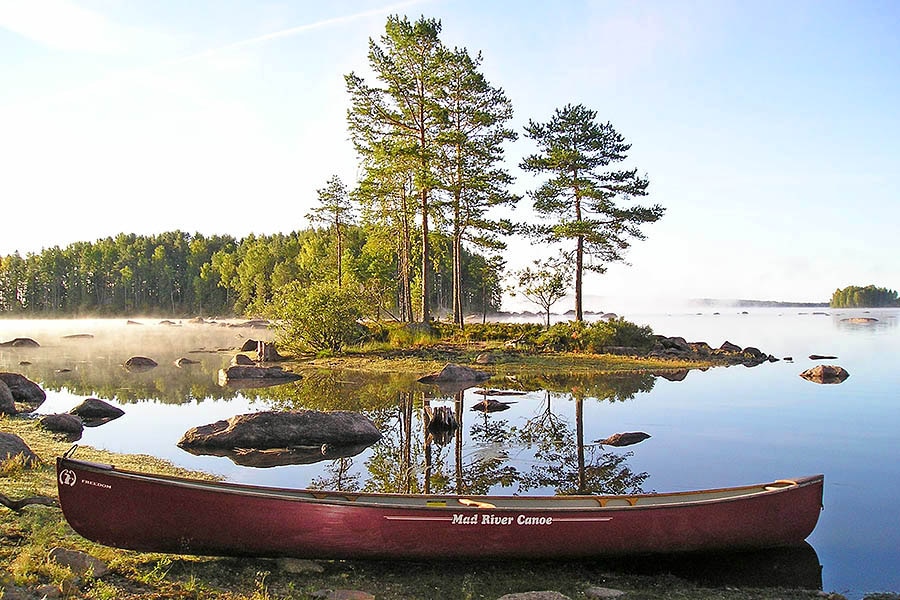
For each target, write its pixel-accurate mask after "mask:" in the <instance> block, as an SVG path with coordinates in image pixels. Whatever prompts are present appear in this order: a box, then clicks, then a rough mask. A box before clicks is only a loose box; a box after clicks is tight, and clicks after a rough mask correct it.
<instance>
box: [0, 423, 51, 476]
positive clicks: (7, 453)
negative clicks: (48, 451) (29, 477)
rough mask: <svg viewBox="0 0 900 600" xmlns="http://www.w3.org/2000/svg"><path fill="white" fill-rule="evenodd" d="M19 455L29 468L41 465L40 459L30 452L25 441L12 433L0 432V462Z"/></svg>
mask: <svg viewBox="0 0 900 600" xmlns="http://www.w3.org/2000/svg"><path fill="white" fill-rule="evenodd" d="M19 455H22V456H23V457H24V460H25V463H26V464H27V465H28V466H29V467H36V466H38V465H40V464H41V459H40V458H38V456H37V454H35V453H34V452H32V451H31V448H29V447H28V444H26V443H25V440H23V439H22V438H20V437H19V436H17V435H16V434H14V433H6V432H5V431H0V462H3V461H5V460H9V459H11V458H15V457H16V456H19Z"/></svg>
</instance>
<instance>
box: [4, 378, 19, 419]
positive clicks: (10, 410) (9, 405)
mask: <svg viewBox="0 0 900 600" xmlns="http://www.w3.org/2000/svg"><path fill="white" fill-rule="evenodd" d="M17 412H18V411H17V410H16V399H15V398H13V395H12V392H11V391H9V386H8V385H6V382H5V381H0V415H14V414H16V413H17Z"/></svg>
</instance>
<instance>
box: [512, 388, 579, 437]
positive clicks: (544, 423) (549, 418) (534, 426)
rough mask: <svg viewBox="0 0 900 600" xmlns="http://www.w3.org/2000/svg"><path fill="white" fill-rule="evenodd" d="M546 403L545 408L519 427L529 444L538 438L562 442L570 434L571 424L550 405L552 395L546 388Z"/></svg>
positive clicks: (520, 434) (521, 434) (520, 432)
mask: <svg viewBox="0 0 900 600" xmlns="http://www.w3.org/2000/svg"><path fill="white" fill-rule="evenodd" d="M544 394H545V399H546V403H545V404H544V408H543V409H542V410H541V412H539V413H538V414H537V416H535V417H534V418H532V419H528V421H527V422H526V423H525V425H523V426H522V428H521V429H519V438H520V440H521V441H522V442H524V443H525V444H526V445H527V446H531V445H532V444H534V443H536V442H537V441H538V440H543V441H546V442H548V443H553V442H555V441H556V442H562V441H563V440H565V439H566V436H567V434H569V425H568V423H566V421H565V419H563V418H562V417H560V416H559V415H557V414H556V413H554V412H553V409H552V408H551V405H550V400H551V398H552V395H551V394H550V390H545V392H544Z"/></svg>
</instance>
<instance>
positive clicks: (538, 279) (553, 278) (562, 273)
mask: <svg viewBox="0 0 900 600" xmlns="http://www.w3.org/2000/svg"><path fill="white" fill-rule="evenodd" d="M516 277H517V279H518V285H517V286H515V287H513V288H510V293H511V294H512V295H513V296H515V295H516V294H522V295H523V296H525V297H526V298H527V299H528V300H530V301H531V302H534V303H535V304H537V305H538V306H540V307H541V309H542V310H543V311H544V315H545V318H546V324H547V327H550V309H551V308H552V307H553V305H554V304H556V303H557V301H559V300H561V299H562V298H564V297H565V295H566V290H567V288H568V287H569V283H570V282H571V280H572V265H571V263H570V262H569V260H568V259H567V258H566V257H565V256H560V257H558V258H555V259H548V260H545V261H540V260H535V261H534V264H533V266H532V267H525V268H524V269H522V270H520V271H517V272H516Z"/></svg>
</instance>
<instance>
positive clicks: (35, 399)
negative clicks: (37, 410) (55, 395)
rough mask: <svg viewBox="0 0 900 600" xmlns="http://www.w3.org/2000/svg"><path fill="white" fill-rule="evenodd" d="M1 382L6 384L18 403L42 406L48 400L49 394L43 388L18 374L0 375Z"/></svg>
mask: <svg viewBox="0 0 900 600" xmlns="http://www.w3.org/2000/svg"><path fill="white" fill-rule="evenodd" d="M0 381H2V382H3V383H5V384H6V386H7V387H8V388H9V391H10V393H11V394H12V397H13V399H14V400H15V401H16V402H22V403H24V404H33V405H38V404H41V403H42V402H43V401H44V400H46V399H47V394H46V393H45V392H44V390H42V389H41V386H39V385H38V384H36V383H35V382H33V381H31V380H30V379H28V378H27V377H25V376H24V375H19V374H18V373H0Z"/></svg>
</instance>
